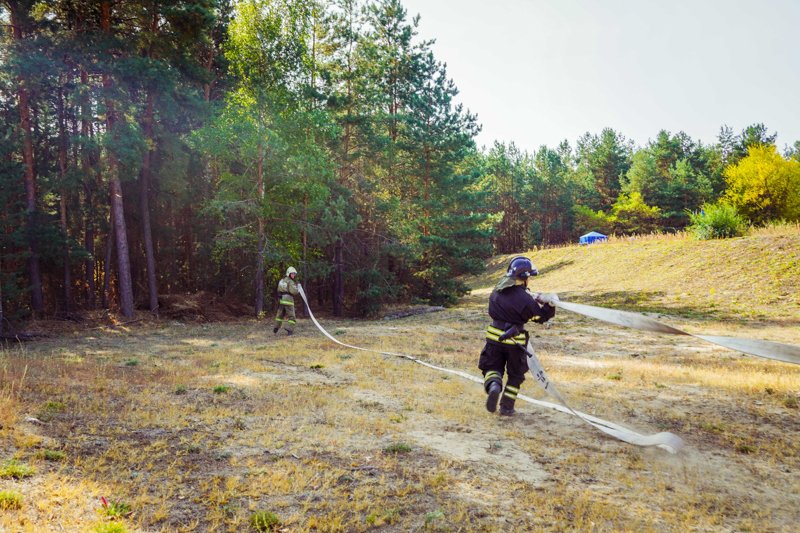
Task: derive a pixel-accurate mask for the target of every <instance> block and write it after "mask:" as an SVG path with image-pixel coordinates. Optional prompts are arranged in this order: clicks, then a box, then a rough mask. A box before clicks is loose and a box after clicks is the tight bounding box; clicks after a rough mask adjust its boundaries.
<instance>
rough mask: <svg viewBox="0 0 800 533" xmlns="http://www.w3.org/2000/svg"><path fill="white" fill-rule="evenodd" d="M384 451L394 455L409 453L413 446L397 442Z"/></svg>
mask: <svg viewBox="0 0 800 533" xmlns="http://www.w3.org/2000/svg"><path fill="white" fill-rule="evenodd" d="M383 451H384V452H385V453H392V454H399V453H408V452H410V451H411V446H409V445H408V444H406V443H405V442H395V443H393V444H390V445H389V446H387V447H386V448H384V449H383Z"/></svg>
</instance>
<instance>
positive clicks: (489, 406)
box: [486, 381, 503, 413]
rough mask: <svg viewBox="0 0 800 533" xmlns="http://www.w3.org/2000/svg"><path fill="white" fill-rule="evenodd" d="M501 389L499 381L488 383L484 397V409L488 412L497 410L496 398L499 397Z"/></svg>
mask: <svg viewBox="0 0 800 533" xmlns="http://www.w3.org/2000/svg"><path fill="white" fill-rule="evenodd" d="M501 390H503V387H501V386H500V383H498V382H497V381H492V382H491V384H490V385H489V390H487V391H486V393H487V394H488V396H487V398H486V410H487V411H489V412H490V413H494V412H495V411H497V399H498V398H499V397H500V391H501Z"/></svg>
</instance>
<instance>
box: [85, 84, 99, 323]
mask: <svg viewBox="0 0 800 533" xmlns="http://www.w3.org/2000/svg"><path fill="white" fill-rule="evenodd" d="M81 84H82V85H83V86H84V88H86V87H87V86H88V85H89V75H88V74H87V73H86V71H85V70H84V69H81ZM91 120H92V117H91V105H90V103H89V98H88V96H86V94H85V92H84V95H83V96H82V97H81V139H82V141H83V142H84V143H87V144H88V142H89V137H90V135H91ZM81 169H82V170H83V179H84V182H83V193H84V197H85V200H84V201H85V203H86V220H85V221H84V224H85V226H84V235H83V247H84V248H85V249H86V252H87V254H88V257H87V258H86V261H84V278H85V283H86V305H87V306H88V307H89V309H94V308H95V307H96V306H97V287H96V284H95V280H96V279H97V277H96V276H95V269H96V261H95V253H94V220H93V218H92V215H93V213H94V180H93V179H92V178H91V176H93V175H94V171H93V170H92V161H91V157H90V154H89V151H88V150H87V149H86V146H84V147H83V148H82V150H81Z"/></svg>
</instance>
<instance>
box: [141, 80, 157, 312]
mask: <svg viewBox="0 0 800 533" xmlns="http://www.w3.org/2000/svg"><path fill="white" fill-rule="evenodd" d="M142 126H143V128H142V129H143V131H144V136H145V141H150V140H152V138H153V94H152V93H149V94H148V95H147V109H146V111H145V116H144V120H143V121H142ZM152 154H153V152H152V150H150V149H148V150H145V152H144V156H143V159H142V172H141V183H140V186H141V191H140V194H141V198H140V200H141V211H142V213H141V215H142V232H143V234H144V235H143V236H144V252H145V257H146V260H147V291H148V294H149V295H150V312H151V313H153V314H154V315H155V316H158V286H157V285H156V256H155V252H154V250H153V233H152V230H151V228H150V176H151V172H152V171H151V168H150V164H151V161H152Z"/></svg>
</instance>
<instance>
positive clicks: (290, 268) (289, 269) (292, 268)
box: [286, 267, 297, 276]
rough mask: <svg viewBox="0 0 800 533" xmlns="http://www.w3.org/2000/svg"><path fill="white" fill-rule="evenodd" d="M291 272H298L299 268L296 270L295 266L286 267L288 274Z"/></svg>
mask: <svg viewBox="0 0 800 533" xmlns="http://www.w3.org/2000/svg"><path fill="white" fill-rule="evenodd" d="M290 274H297V270H295V268H294V267H289V268H287V269H286V275H287V276H288V275H290Z"/></svg>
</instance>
